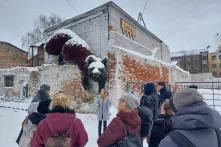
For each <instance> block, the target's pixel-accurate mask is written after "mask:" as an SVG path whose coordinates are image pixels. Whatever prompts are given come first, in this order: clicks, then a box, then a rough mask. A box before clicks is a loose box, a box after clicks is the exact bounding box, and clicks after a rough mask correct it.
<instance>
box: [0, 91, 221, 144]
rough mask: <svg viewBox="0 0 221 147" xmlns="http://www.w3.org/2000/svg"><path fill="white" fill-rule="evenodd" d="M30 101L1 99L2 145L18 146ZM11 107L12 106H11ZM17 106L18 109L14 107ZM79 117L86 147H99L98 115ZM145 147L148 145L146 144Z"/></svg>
mask: <svg viewBox="0 0 221 147" xmlns="http://www.w3.org/2000/svg"><path fill="white" fill-rule="evenodd" d="M199 92H200V93H201V94H202V95H203V96H204V98H205V99H207V100H206V102H207V103H208V104H211V105H212V104H213V102H212V100H210V99H212V98H213V91H211V90H208V89H199ZM214 94H215V101H214V104H215V105H220V106H221V90H219V91H217V90H215V91H214ZM28 105H29V103H28V102H24V103H22V102H3V101H0V126H1V130H0V147H17V146H18V145H17V144H16V143H15V140H16V138H17V136H18V133H19V131H20V129H21V123H22V121H23V119H24V118H25V116H26V115H27V112H26V111H24V110H25V109H27V107H28ZM10 107H11V108H10ZM12 108H16V109H12ZM215 108H216V109H217V110H218V111H220V112H221V107H218V106H216V107H215ZM111 113H112V115H111V117H114V116H115V115H116V113H117V110H116V108H115V107H113V106H112V107H111ZM77 117H78V118H80V119H81V120H82V122H83V123H84V125H85V128H86V130H87V132H88V135H89V141H88V143H87V145H86V147H97V143H96V141H97V137H98V135H97V117H96V115H95V114H77ZM144 147H147V145H146V144H145V146H144Z"/></svg>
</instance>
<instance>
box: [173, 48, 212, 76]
mask: <svg viewBox="0 0 221 147" xmlns="http://www.w3.org/2000/svg"><path fill="white" fill-rule="evenodd" d="M171 61H177V65H178V66H179V67H181V68H182V69H184V70H186V71H189V72H190V73H192V74H196V73H208V72H209V63H208V50H206V49H202V50H192V51H181V52H175V53H172V54H171Z"/></svg>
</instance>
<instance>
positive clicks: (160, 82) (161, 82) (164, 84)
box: [157, 81, 166, 86]
mask: <svg viewBox="0 0 221 147" xmlns="http://www.w3.org/2000/svg"><path fill="white" fill-rule="evenodd" d="M157 84H158V85H159V86H166V83H165V82H163V81H159V82H157Z"/></svg>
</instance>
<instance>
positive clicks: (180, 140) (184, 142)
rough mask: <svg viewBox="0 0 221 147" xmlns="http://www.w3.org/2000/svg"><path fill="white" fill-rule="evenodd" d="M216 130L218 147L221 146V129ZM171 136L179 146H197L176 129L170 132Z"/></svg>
mask: <svg viewBox="0 0 221 147" xmlns="http://www.w3.org/2000/svg"><path fill="white" fill-rule="evenodd" d="M215 131H216V135H217V140H218V147H221V130H220V129H215ZM169 136H170V138H171V139H172V140H173V141H174V142H175V143H176V144H177V145H178V146H179V147H196V146H195V145H194V144H193V143H192V142H191V141H190V140H189V139H188V138H187V137H186V136H184V135H183V134H182V133H180V132H178V131H176V130H174V131H172V132H170V133H169Z"/></svg>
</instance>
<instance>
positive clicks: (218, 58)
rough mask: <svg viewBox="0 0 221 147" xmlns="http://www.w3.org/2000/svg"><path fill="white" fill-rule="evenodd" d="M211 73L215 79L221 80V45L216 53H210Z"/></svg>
mask: <svg viewBox="0 0 221 147" xmlns="http://www.w3.org/2000/svg"><path fill="white" fill-rule="evenodd" d="M209 71H210V72H211V73H212V75H213V77H215V78H221V45H220V46H219V47H218V49H217V50H216V52H213V53H209Z"/></svg>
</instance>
